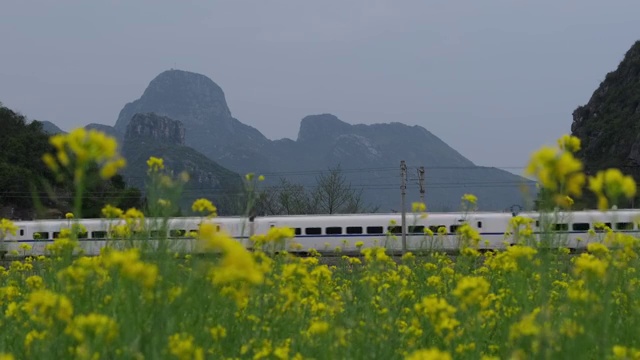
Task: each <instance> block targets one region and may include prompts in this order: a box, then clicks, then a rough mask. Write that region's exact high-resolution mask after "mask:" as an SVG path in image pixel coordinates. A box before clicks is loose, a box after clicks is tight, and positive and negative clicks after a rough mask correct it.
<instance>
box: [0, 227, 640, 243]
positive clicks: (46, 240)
mask: <svg viewBox="0 0 640 360" xmlns="http://www.w3.org/2000/svg"><path fill="white" fill-rule="evenodd" d="M617 232H622V233H637V232H640V230H617ZM552 233H553V234H587V233H588V232H587V231H554V232H552ZM596 233H598V234H599V233H602V234H604V232H603V231H597V232H596ZM504 234H505V233H504V232H481V233H480V236H494V235H502V236H504ZM533 234H534V235H539V234H543V232H534V233H533ZM386 235H387V234H337V235H296V236H295V238H297V239H314V238H335V237H340V238H354V237H355V238H360V237H380V236H386ZM391 235H392V236H396V237H398V236H402V234H391ZM423 235H424V234H416V233H411V234H409V233H407V236H423ZM436 235H437V234H436ZM445 235H447V236H452V235H457V234H455V233H447V234H445ZM248 238H249V237H248V236H240V237H236V239H238V240H246V239H248ZM109 240H110V239H80V241H81V242H84V241H109ZM169 240H192V239H190V238H169ZM53 241H54V240H53V239H24V240H17V241H15V240H5V243H11V242H14V243H15V242H18V243H40V242H44V243H52V242H53Z"/></svg>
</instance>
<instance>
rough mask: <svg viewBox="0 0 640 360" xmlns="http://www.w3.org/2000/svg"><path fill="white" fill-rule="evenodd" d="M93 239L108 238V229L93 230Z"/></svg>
mask: <svg viewBox="0 0 640 360" xmlns="http://www.w3.org/2000/svg"><path fill="white" fill-rule="evenodd" d="M91 238H92V239H106V238H107V232H106V231H92V232H91Z"/></svg>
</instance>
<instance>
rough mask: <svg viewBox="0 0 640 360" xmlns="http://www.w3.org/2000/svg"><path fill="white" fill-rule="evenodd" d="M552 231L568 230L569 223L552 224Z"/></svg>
mask: <svg viewBox="0 0 640 360" xmlns="http://www.w3.org/2000/svg"><path fill="white" fill-rule="evenodd" d="M552 229H553V231H567V230H569V224H553V227H552Z"/></svg>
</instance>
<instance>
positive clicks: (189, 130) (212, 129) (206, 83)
mask: <svg viewBox="0 0 640 360" xmlns="http://www.w3.org/2000/svg"><path fill="white" fill-rule="evenodd" d="M148 112H154V113H156V114H158V115H162V116H167V117H169V118H171V119H173V120H177V121H180V122H182V123H183V124H184V126H185V129H186V144H187V145H188V146H190V147H192V148H194V149H196V150H198V151H199V152H201V153H202V154H204V155H206V156H208V157H209V158H211V159H214V160H215V161H216V162H218V163H220V164H221V165H222V166H225V167H228V168H232V169H234V170H235V171H239V172H241V173H246V172H249V171H253V170H255V169H256V168H259V167H260V165H261V164H262V163H264V162H265V161H268V160H267V158H265V157H264V156H263V152H262V151H261V149H262V147H264V146H265V145H267V144H269V140H268V139H267V138H266V137H264V135H262V133H260V131H258V130H256V129H255V128H253V127H251V126H248V125H245V124H243V123H241V122H240V121H238V120H237V119H235V118H233V117H232V116H231V111H230V110H229V107H228V106H227V101H226V99H225V96H224V92H223V91H222V89H221V88H220V87H219V86H218V85H217V84H215V83H214V82H213V81H212V80H211V79H209V78H208V77H206V76H204V75H200V74H195V73H192V72H187V71H180V70H168V71H165V72H163V73H161V74H160V75H158V76H157V77H156V78H155V79H153V80H152V81H151V83H150V84H149V86H148V87H147V89H146V90H145V91H144V93H143V94H142V97H140V99H138V100H135V101H133V102H131V103H128V104H126V105H125V106H124V108H123V109H122V111H120V115H119V116H118V120H117V121H116V124H115V129H116V131H118V132H120V133H124V132H125V130H126V128H127V125H128V124H129V121H131V118H132V117H133V115H135V114H137V113H148Z"/></svg>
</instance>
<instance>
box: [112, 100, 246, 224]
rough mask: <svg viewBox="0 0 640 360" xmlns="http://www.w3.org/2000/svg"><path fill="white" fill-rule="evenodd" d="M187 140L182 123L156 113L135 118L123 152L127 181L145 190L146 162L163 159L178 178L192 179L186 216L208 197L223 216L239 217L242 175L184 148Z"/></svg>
mask: <svg viewBox="0 0 640 360" xmlns="http://www.w3.org/2000/svg"><path fill="white" fill-rule="evenodd" d="M184 138H185V128H184V126H183V125H182V123H181V122H179V121H175V120H172V119H170V118H168V117H165V116H159V115H157V114H154V113H146V114H136V115H134V116H133V118H132V119H131V121H130V122H129V123H128V124H127V128H126V131H125V135H124V142H123V148H122V152H123V156H124V157H125V158H126V159H127V167H126V168H125V172H124V175H125V179H127V181H128V182H129V183H131V184H134V185H135V186H138V187H140V188H142V189H145V188H146V186H145V181H146V179H147V174H146V171H147V164H146V162H147V160H148V159H149V158H150V157H151V156H155V157H161V158H163V160H164V165H165V168H166V169H169V170H171V171H173V173H174V174H175V175H177V174H179V173H181V172H183V171H186V172H187V173H188V174H189V176H190V180H189V181H188V182H187V184H186V186H185V189H184V192H183V196H182V198H181V200H182V203H181V205H182V209H183V212H189V211H190V210H188V209H190V207H191V204H192V203H193V201H194V200H195V199H198V198H201V197H206V198H208V199H210V200H211V201H213V202H214V203H215V204H216V206H217V207H218V209H219V213H220V214H237V213H238V212H239V211H240V210H239V209H240V208H239V206H241V205H242V204H241V200H240V199H241V194H242V191H243V182H242V178H241V177H240V175H238V174H236V173H234V172H232V171H229V170H227V169H226V168H224V167H222V166H220V165H218V164H217V163H215V162H214V161H212V160H211V159H209V158H207V157H206V156H204V155H202V154H200V153H199V152H197V151H195V150H193V149H192V148H190V147H187V146H184ZM185 210H186V211H185Z"/></svg>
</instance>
